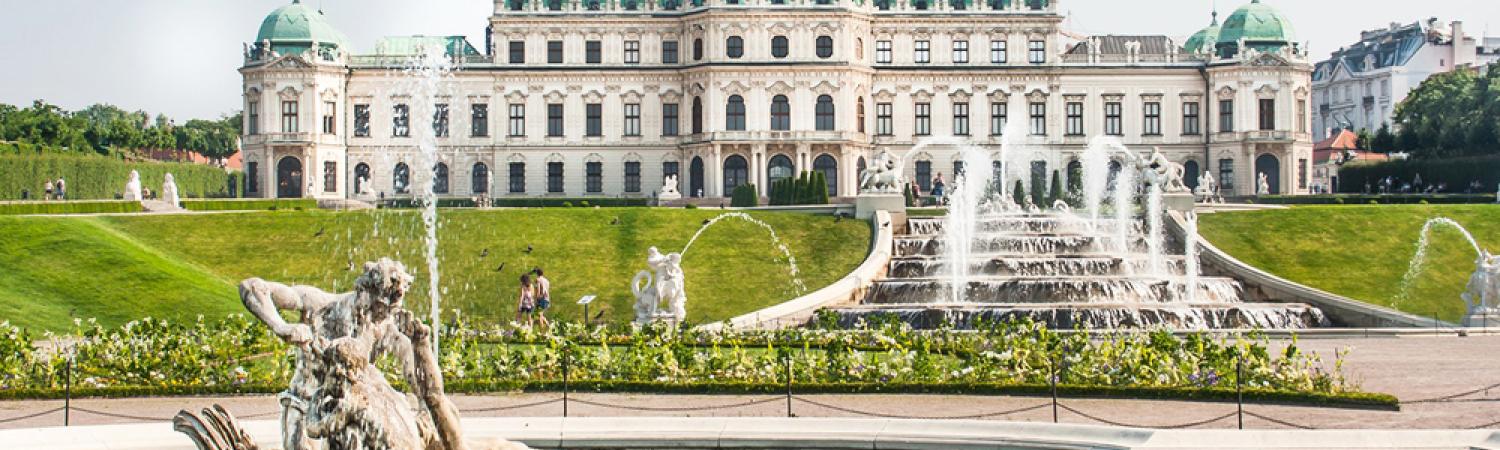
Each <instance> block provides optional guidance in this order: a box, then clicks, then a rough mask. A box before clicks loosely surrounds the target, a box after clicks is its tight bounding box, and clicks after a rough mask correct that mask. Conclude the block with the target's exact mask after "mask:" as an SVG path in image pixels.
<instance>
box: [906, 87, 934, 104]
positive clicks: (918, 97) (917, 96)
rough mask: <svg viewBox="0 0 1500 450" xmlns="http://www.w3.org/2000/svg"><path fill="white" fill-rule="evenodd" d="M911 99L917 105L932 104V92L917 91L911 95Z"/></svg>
mask: <svg viewBox="0 0 1500 450" xmlns="http://www.w3.org/2000/svg"><path fill="white" fill-rule="evenodd" d="M911 99H912V100H914V101H916V102H917V103H930V102H932V92H929V91H927V90H926V89H918V90H917V91H916V92H913V93H911Z"/></svg>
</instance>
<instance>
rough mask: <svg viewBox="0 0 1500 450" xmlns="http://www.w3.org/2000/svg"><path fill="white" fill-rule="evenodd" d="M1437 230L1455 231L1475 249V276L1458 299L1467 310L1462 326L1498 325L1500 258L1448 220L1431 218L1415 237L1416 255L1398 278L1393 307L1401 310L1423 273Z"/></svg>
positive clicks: (1499, 310)
mask: <svg viewBox="0 0 1500 450" xmlns="http://www.w3.org/2000/svg"><path fill="white" fill-rule="evenodd" d="M1438 227H1448V228H1452V229H1454V230H1458V232H1459V233H1461V234H1462V235H1463V237H1464V239H1465V240H1466V241H1468V243H1469V246H1471V247H1473V248H1474V253H1475V254H1476V255H1477V258H1476V259H1475V261H1474V266H1475V268H1474V273H1473V275H1471V276H1470V277H1469V283H1468V285H1467V286H1465V289H1464V292H1463V293H1462V294H1461V295H1460V296H1459V297H1460V298H1461V299H1462V300H1463V301H1464V304H1465V307H1466V308H1467V311H1466V316H1465V317H1464V325H1465V326H1480V325H1477V324H1482V325H1483V326H1488V325H1489V324H1490V323H1496V322H1500V256H1497V255H1493V254H1491V253H1490V252H1489V251H1488V250H1485V249H1484V248H1483V247H1481V246H1480V245H1479V241H1478V240H1476V239H1474V235H1473V234H1472V233H1469V230H1468V229H1467V228H1464V226H1463V225H1462V224H1459V223H1458V221H1455V220H1453V219H1449V218H1447V217H1438V218H1434V219H1430V220H1428V221H1427V223H1425V224H1423V225H1422V233H1421V235H1420V236H1419V237H1418V238H1417V252H1416V254H1414V255H1413V256H1412V258H1411V263H1409V265H1408V266H1407V269H1406V275H1404V276H1402V277H1401V289H1400V291H1398V292H1397V293H1396V297H1395V299H1394V302H1393V306H1395V307H1398V308H1399V307H1401V304H1402V303H1404V302H1405V301H1406V300H1407V297H1408V296H1409V295H1410V291H1411V287H1412V285H1413V284H1414V283H1416V281H1417V277H1418V276H1419V275H1421V273H1422V266H1423V265H1425V264H1426V263H1427V251H1428V247H1429V246H1430V245H1431V243H1432V231H1433V230H1435V229H1437V228H1438Z"/></svg>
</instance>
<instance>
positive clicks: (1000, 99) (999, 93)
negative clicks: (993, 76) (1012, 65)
mask: <svg viewBox="0 0 1500 450" xmlns="http://www.w3.org/2000/svg"><path fill="white" fill-rule="evenodd" d="M1009 100H1010V93H1009V92H1006V91H1005V88H1004V87H997V88H995V89H994V90H992V91H990V101H991V102H995V103H1005V102H1007V101H1009Z"/></svg>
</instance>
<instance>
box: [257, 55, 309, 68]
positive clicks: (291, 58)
mask: <svg viewBox="0 0 1500 450" xmlns="http://www.w3.org/2000/svg"><path fill="white" fill-rule="evenodd" d="M265 67H266V68H269V69H311V68H312V67H313V64H312V63H309V62H307V60H305V59H302V57H301V56H299V55H287V56H283V57H281V58H280V59H277V60H275V61H271V63H270V64H266V66H265Z"/></svg>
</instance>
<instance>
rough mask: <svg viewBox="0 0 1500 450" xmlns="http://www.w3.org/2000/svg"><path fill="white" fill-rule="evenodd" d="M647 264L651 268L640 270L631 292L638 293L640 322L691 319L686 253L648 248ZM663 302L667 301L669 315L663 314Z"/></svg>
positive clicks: (636, 302) (631, 283) (637, 308)
mask: <svg viewBox="0 0 1500 450" xmlns="http://www.w3.org/2000/svg"><path fill="white" fill-rule="evenodd" d="M646 265H647V266H648V267H650V268H651V270H650V271H645V270H642V271H640V272H639V273H636V275H635V278H634V279H632V280H631V281H630V289H631V292H633V293H634V294H635V321H636V323H640V324H646V323H650V322H651V321H654V320H658V319H670V320H675V321H677V322H678V323H681V322H682V321H683V320H684V319H687V284H686V280H685V278H686V273H685V272H683V270H682V254H681V253H673V254H670V255H664V254H662V252H661V250H657V249H656V247H651V248H650V249H648V250H646ZM653 274H654V275H653ZM643 283H644V284H643ZM662 302H666V308H667V313H666V314H662V313H660V311H661V310H662Z"/></svg>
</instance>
